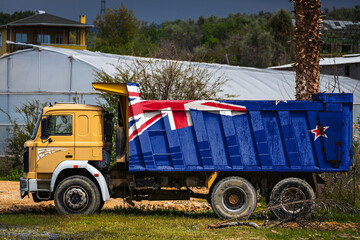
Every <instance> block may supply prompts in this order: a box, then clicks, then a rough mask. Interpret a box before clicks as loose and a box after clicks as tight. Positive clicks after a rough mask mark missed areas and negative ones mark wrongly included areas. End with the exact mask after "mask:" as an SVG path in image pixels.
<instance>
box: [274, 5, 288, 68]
mask: <svg viewBox="0 0 360 240" xmlns="http://www.w3.org/2000/svg"><path fill="white" fill-rule="evenodd" d="M268 27H269V29H270V31H271V34H272V35H273V37H274V55H273V59H272V65H281V64H285V63H289V62H291V61H292V60H294V54H293V53H294V51H293V49H294V43H293V42H292V38H293V32H294V27H293V25H292V17H291V15H290V13H288V12H286V11H285V10H284V9H280V10H279V11H277V12H276V13H275V14H274V15H273V16H272V17H271V18H270V19H269V23H268Z"/></svg>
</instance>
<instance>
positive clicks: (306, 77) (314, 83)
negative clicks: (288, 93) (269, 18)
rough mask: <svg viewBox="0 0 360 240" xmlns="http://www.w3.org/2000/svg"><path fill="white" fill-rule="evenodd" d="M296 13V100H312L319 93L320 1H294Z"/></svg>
mask: <svg viewBox="0 0 360 240" xmlns="http://www.w3.org/2000/svg"><path fill="white" fill-rule="evenodd" d="M292 1H293V3H294V13H295V38H294V41H295V43H296V49H295V55H296V63H295V71H296V96H295V97H296V99H297V100H310V99H311V97H312V94H313V93H318V92H319V80H320V65H319V56H320V23H321V10H320V7H321V3H320V1H319V0H292Z"/></svg>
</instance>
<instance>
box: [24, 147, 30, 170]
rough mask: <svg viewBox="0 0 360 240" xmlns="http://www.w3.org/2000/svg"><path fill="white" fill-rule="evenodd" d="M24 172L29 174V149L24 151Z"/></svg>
mask: <svg viewBox="0 0 360 240" xmlns="http://www.w3.org/2000/svg"><path fill="white" fill-rule="evenodd" d="M23 159H24V160H23V161H24V172H29V148H28V147H26V148H25V149H24V158H23Z"/></svg>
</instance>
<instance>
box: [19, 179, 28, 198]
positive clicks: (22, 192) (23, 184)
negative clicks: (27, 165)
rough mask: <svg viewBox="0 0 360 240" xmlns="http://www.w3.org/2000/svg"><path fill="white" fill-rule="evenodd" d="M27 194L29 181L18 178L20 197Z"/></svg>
mask: <svg viewBox="0 0 360 240" xmlns="http://www.w3.org/2000/svg"><path fill="white" fill-rule="evenodd" d="M28 194H29V180H28V179H25V178H23V177H21V178H20V196H21V198H24V197H25V196H26V195H28Z"/></svg>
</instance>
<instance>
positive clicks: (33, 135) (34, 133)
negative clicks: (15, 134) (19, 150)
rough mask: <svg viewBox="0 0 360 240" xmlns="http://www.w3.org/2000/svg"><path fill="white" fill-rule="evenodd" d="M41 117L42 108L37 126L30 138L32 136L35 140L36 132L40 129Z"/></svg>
mask: <svg viewBox="0 0 360 240" xmlns="http://www.w3.org/2000/svg"><path fill="white" fill-rule="evenodd" d="M41 117H42V110H41V113H40V114H39V117H38V120H37V121H36V125H35V128H34V130H33V132H32V134H31V137H30V138H31V139H32V140H34V139H35V137H36V133H37V131H38V129H39V125H40V121H41Z"/></svg>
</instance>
